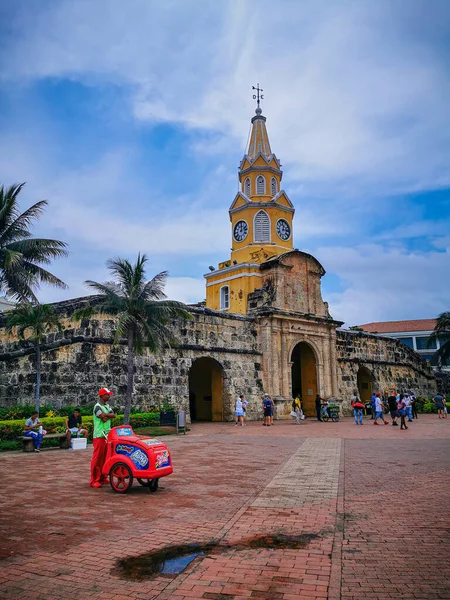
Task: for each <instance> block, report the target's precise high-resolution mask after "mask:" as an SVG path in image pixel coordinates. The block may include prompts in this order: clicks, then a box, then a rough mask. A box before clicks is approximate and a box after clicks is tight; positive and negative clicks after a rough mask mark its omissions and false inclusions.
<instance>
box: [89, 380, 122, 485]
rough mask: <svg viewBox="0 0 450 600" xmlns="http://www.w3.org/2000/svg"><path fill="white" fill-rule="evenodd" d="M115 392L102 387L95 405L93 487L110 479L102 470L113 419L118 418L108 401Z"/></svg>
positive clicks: (91, 483)
mask: <svg viewBox="0 0 450 600" xmlns="http://www.w3.org/2000/svg"><path fill="white" fill-rule="evenodd" d="M113 394H114V392H111V391H110V390H108V388H102V389H101V390H99V391H98V395H99V401H98V402H97V404H96V405H95V406H94V410H93V415H94V419H93V421H94V435H93V438H92V444H93V446H94V452H93V453H92V459H91V479H90V482H89V484H90V486H91V487H93V488H100V487H102V485H103V484H105V483H107V482H108V480H107V479H106V477H104V476H103V474H102V470H103V465H104V464H105V459H106V436H107V435H108V433H109V430H110V429H111V420H112V419H115V418H116V415H115V414H114V412H113V409H112V408H111V407H110V406H109V404H108V402H109V399H110V397H111V396H112V395H113Z"/></svg>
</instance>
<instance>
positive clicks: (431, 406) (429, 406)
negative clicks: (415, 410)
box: [422, 402, 437, 414]
mask: <svg viewBox="0 0 450 600" xmlns="http://www.w3.org/2000/svg"><path fill="white" fill-rule="evenodd" d="M422 412H423V413H425V414H430V413H436V412H437V409H436V405H435V403H434V402H425V404H424V405H423V409H422Z"/></svg>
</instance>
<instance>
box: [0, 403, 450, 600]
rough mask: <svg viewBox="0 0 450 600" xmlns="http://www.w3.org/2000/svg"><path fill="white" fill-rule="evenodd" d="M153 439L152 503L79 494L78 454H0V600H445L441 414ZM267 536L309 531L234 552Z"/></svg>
mask: <svg viewBox="0 0 450 600" xmlns="http://www.w3.org/2000/svg"><path fill="white" fill-rule="evenodd" d="M164 439H165V442H166V443H167V444H168V445H169V447H170V449H171V451H172V457H173V462H174V467H175V472H174V474H173V475H171V476H170V477H167V478H165V479H164V480H162V482H161V487H160V489H159V490H158V492H157V493H156V494H149V493H148V491H147V490H146V489H145V488H142V487H140V486H138V485H137V484H135V486H134V487H133V489H132V491H131V493H129V494H128V495H124V496H122V495H119V494H115V493H113V492H112V490H111V489H110V487H109V486H107V487H104V488H102V489H99V490H96V489H92V488H90V487H89V486H88V479H89V461H90V456H91V450H90V449H88V450H83V451H63V450H59V449H57V450H48V451H43V452H42V453H41V454H23V453H9V454H3V455H0V468H1V482H2V486H1V491H0V493H1V511H0V519H1V522H0V526H1V536H0V556H1V562H0V565H1V569H0V586H1V587H0V597H1V598H7V599H20V598H24V599H25V598H27V599H30V600H35V599H36V600H38V599H42V600H52V599H55V600H57V599H58V600H69V599H70V600H71V599H73V600H82V599H85V598H96V599H102V600H109V599H111V600H112V599H116V600H120V599H132V598H133V599H134V598H139V599H146V600H152V599H158V600H166V599H170V598H174V599H176V600H182V599H183V598H184V599H186V600H187V599H211V600H231V599H235V600H238V599H242V600H243V599H248V598H266V599H274V600H276V599H278V598H279V599H282V600H294V599H297V598H303V599H305V600H307V599H309V600H312V599H319V598H320V599H324V598H329V599H331V600H333V599H334V600H336V599H337V598H344V599H348V600H350V599H360V598H361V599H362V598H364V599H365V598H367V599H380V600H381V599H411V600H412V599H435V598H450V516H449V514H450V500H449V499H450V442H449V439H450V419H448V420H447V421H445V420H438V418H437V417H436V416H432V415H421V416H420V418H419V419H418V420H417V421H414V423H411V424H410V428H409V429H408V431H401V430H400V427H396V428H394V427H391V426H390V425H389V426H386V427H384V426H378V427H374V426H373V425H372V424H371V421H370V420H365V422H364V425H363V426H362V427H361V426H356V425H354V424H353V423H352V421H351V420H350V419H344V420H342V421H341V422H340V423H331V422H330V423H317V422H315V421H313V420H308V421H307V422H306V423H304V424H302V425H299V426H296V425H295V424H294V423H293V422H284V421H283V422H280V421H278V422H276V424H275V426H274V427H261V423H249V424H248V426H246V427H235V426H234V425H233V424H231V423H205V424H197V425H194V426H193V427H192V431H191V432H190V433H188V434H187V435H186V436H180V437H178V438H176V437H167V438H164ZM274 534H283V535H289V536H297V535H301V534H308V535H306V536H305V544H304V547H301V548H299V549H289V548H275V549H274V548H270V547H263V548H251V547H247V546H245V544H243V543H242V542H243V541H244V542H245V541H246V540H248V539H250V538H254V537H255V536H260V535H274ZM209 541H213V542H216V543H219V545H227V549H226V550H225V551H224V552H222V553H219V552H213V553H211V554H209V555H205V556H200V557H198V558H197V559H195V561H194V562H192V563H191V564H190V565H189V567H188V568H187V569H186V570H185V571H184V572H183V573H182V574H180V575H178V576H161V575H159V576H157V577H155V578H153V579H146V580H141V581H136V580H134V581H128V580H126V579H122V578H121V577H120V576H119V575H118V574H117V572H116V561H117V559H120V558H124V557H127V556H135V555H139V554H143V553H145V552H149V551H152V550H155V549H159V548H164V547H166V546H171V545H176V544H185V543H192V542H209ZM234 545H237V547H234ZM229 546H231V547H229Z"/></svg>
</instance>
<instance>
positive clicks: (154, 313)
mask: <svg viewBox="0 0 450 600" xmlns="http://www.w3.org/2000/svg"><path fill="white" fill-rule="evenodd" d="M147 260H148V259H147V257H146V256H145V254H144V255H142V256H141V255H140V254H138V257H137V261H136V263H135V264H134V265H132V264H131V263H130V262H129V261H128V260H125V259H122V258H115V259H111V260H108V261H107V263H106V264H107V267H108V270H109V272H110V273H111V275H112V276H113V278H114V281H110V282H106V283H97V282H95V281H86V282H85V283H86V285H88V286H89V287H90V288H92V289H93V290H95V291H97V292H99V293H100V294H101V295H102V296H103V300H101V301H100V303H96V304H95V306H93V305H88V306H87V307H85V308H81V309H79V310H78V311H76V312H75V313H74V317H73V318H74V319H75V320H81V319H83V318H90V317H92V316H93V315H95V314H105V315H112V316H117V317H118V322H117V328H116V332H115V336H114V344H117V343H118V342H119V340H120V339H123V338H126V340H127V349H128V354H127V389H126V395H125V410H124V417H123V420H124V423H125V424H128V423H129V421H130V412H131V402H132V396H133V380H134V357H135V356H138V355H142V354H143V353H144V351H145V348H148V349H149V350H150V352H153V353H156V352H158V351H159V350H160V349H161V348H163V347H164V346H167V345H168V346H170V345H171V344H176V340H175V339H174V336H173V334H172V331H171V329H170V320H171V319H176V318H180V317H181V318H190V317H191V315H190V313H189V312H188V311H187V309H186V306H185V305H184V304H183V303H181V302H176V301H174V300H166V295H165V293H164V286H165V282H166V278H167V271H163V272H162V273H159V274H158V275H156V276H155V277H153V279H151V280H150V281H146V280H145V263H146V262H147Z"/></svg>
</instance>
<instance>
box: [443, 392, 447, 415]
mask: <svg viewBox="0 0 450 600" xmlns="http://www.w3.org/2000/svg"><path fill="white" fill-rule="evenodd" d="M442 400H443V401H444V417H445V418H446V419H447V398H446V396H445V394H442Z"/></svg>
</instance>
